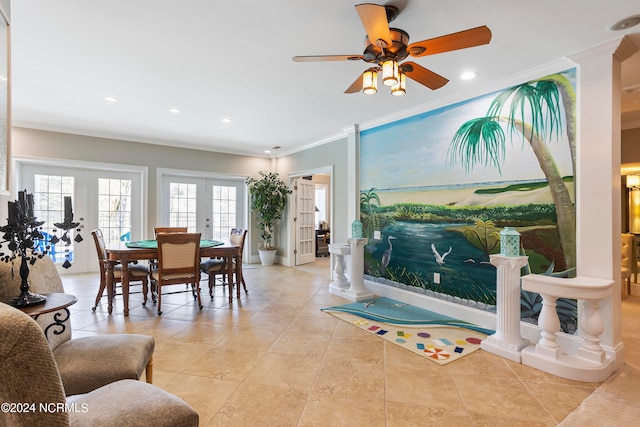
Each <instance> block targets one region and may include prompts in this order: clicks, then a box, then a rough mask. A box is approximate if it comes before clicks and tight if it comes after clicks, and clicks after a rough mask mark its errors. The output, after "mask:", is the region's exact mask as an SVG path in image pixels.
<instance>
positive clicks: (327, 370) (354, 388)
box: [313, 358, 385, 400]
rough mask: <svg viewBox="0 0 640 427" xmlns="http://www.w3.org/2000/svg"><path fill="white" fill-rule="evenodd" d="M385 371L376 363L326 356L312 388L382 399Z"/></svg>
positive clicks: (325, 391)
mask: <svg viewBox="0 0 640 427" xmlns="http://www.w3.org/2000/svg"><path fill="white" fill-rule="evenodd" d="M384 384H385V371H384V366H383V365H380V364H377V363H360V362H350V361H345V360H342V359H331V358H326V359H325V360H324V363H323V364H322V366H321V368H320V372H319V373H318V378H317V379H316V382H315V384H314V386H313V390H314V391H316V392H319V393H330V394H344V395H349V396H366V397H367V398H369V399H375V400H384Z"/></svg>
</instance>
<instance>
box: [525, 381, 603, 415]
mask: <svg viewBox="0 0 640 427" xmlns="http://www.w3.org/2000/svg"><path fill="white" fill-rule="evenodd" d="M524 384H525V385H526V386H527V388H528V389H529V390H530V391H531V393H532V394H533V395H534V396H535V397H536V399H538V400H539V401H540V403H542V406H544V408H545V409H546V410H547V411H548V412H549V413H550V414H551V416H552V417H553V419H554V420H555V421H556V422H559V421H561V420H563V419H564V418H565V417H566V416H567V415H569V414H570V413H571V411H573V410H574V409H576V408H577V407H578V406H579V405H580V403H582V401H583V400H584V399H586V398H587V397H589V395H591V393H593V387H591V385H590V384H588V383H587V384H586V385H582V386H579V385H567V384H557V383H550V382H541V383H533V382H525V383H524ZM583 384H584V383H583Z"/></svg>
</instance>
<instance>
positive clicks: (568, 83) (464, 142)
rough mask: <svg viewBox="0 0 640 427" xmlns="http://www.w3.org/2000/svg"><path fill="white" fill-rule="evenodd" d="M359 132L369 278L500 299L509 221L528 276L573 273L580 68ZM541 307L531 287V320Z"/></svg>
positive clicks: (570, 319) (571, 309)
mask: <svg viewBox="0 0 640 427" xmlns="http://www.w3.org/2000/svg"><path fill="white" fill-rule="evenodd" d="M360 141H361V143H360V211H361V221H362V223H363V229H364V237H367V238H368V239H369V244H368V245H367V247H366V253H365V274H366V275H367V276H369V277H370V278H380V279H385V280H388V281H390V282H392V283H402V284H405V285H408V286H409V287H410V288H411V287H414V288H416V289H417V288H422V289H430V290H433V291H435V292H439V293H443V294H447V295H452V296H457V297H460V298H464V299H469V300H473V301H479V302H483V303H486V304H495V290H496V269H495V267H494V266H492V265H491V264H490V262H489V255H490V254H494V253H498V252H499V251H500V234H499V233H500V231H501V230H502V229H503V228H504V227H507V226H508V227H513V228H515V229H516V230H517V231H518V232H519V233H520V234H521V254H523V255H527V256H528V257H529V264H528V265H527V267H525V273H526V272H532V273H541V274H553V275H557V276H565V277H569V276H572V275H575V205H574V188H573V177H574V175H575V172H574V171H575V69H571V70H568V71H565V72H562V73H559V74H554V75H551V76H546V77H543V78H540V79H537V80H534V81H530V82H526V83H523V84H521V85H518V86H515V87H513V88H508V89H505V90H503V91H500V92H496V93H491V94H488V95H485V96H482V97H478V98H475V99H472V100H469V101H465V102H462V103H458V104H455V105H451V106H447V107H443V108H440V109H437V110H433V111H429V112H425V113H423V114H419V115H416V116H413V117H409V118H407V119H403V120H400V121H396V122H393V123H389V124H386V125H383V126H379V127H376V128H373V129H368V130H365V131H363V132H361V135H360ZM559 306H560V313H559V314H560V317H561V320H562V321H563V328H565V326H566V323H575V303H572V302H562V303H561V304H559ZM565 306H566V307H565ZM540 307H541V300H540V297H539V296H538V295H535V294H533V295H532V294H528V293H525V292H523V295H522V316H523V318H536V317H537V314H538V312H539V310H540ZM565 329H567V328H565ZM569 329H570V328H569Z"/></svg>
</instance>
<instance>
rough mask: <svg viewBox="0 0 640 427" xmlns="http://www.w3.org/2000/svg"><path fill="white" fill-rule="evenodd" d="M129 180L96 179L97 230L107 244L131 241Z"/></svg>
mask: <svg viewBox="0 0 640 427" xmlns="http://www.w3.org/2000/svg"><path fill="white" fill-rule="evenodd" d="M131 184H132V182H131V180H129V179H108V178H99V179H98V228H100V229H101V230H102V234H104V239H105V242H106V243H107V244H109V243H111V242H115V241H118V240H123V241H128V240H131Z"/></svg>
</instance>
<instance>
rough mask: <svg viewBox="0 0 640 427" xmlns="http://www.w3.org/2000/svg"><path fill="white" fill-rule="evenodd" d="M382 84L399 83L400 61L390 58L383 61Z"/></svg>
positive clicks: (391, 84)
mask: <svg viewBox="0 0 640 427" xmlns="http://www.w3.org/2000/svg"><path fill="white" fill-rule="evenodd" d="M382 84H383V85H385V86H393V85H396V84H398V61H396V60H395V59H388V60H386V61H384V62H383V63H382Z"/></svg>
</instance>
